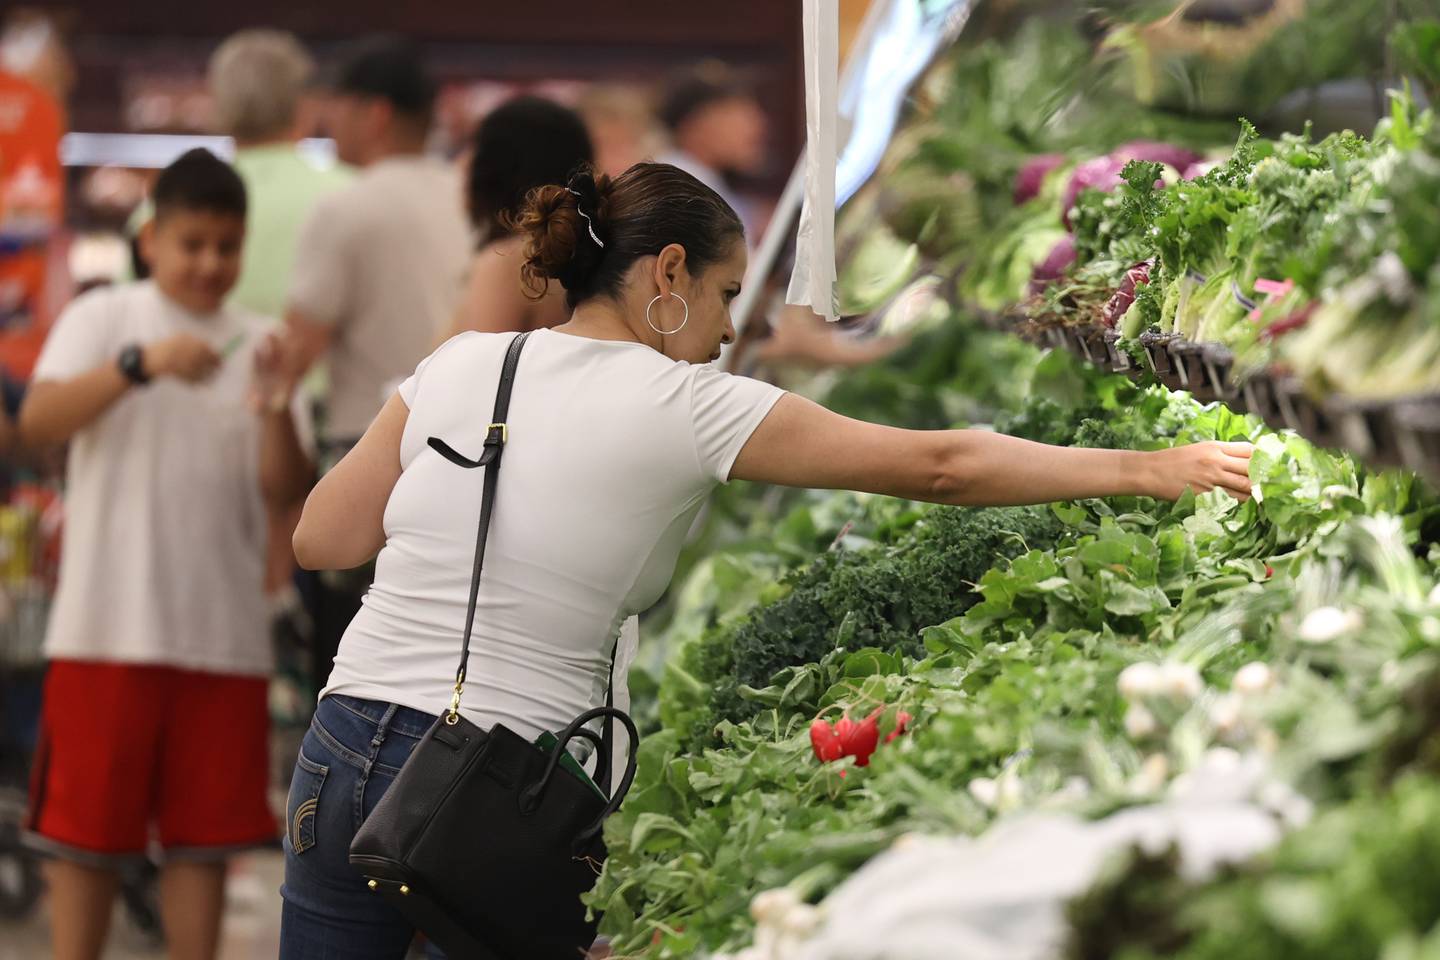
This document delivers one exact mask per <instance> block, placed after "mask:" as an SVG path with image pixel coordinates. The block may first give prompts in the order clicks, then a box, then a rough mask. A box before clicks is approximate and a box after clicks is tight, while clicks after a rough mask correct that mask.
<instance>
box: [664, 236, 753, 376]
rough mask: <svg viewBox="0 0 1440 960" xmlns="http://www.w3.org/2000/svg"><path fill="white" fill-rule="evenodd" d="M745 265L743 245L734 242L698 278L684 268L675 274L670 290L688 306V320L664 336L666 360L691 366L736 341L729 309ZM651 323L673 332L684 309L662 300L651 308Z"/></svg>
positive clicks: (714, 357) (715, 357) (712, 357)
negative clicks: (720, 258)
mask: <svg viewBox="0 0 1440 960" xmlns="http://www.w3.org/2000/svg"><path fill="white" fill-rule="evenodd" d="M676 249H678V248H676ZM661 259H662V260H663V259H664V257H663V255H662V258H661ZM747 261H748V254H747V251H746V249H745V242H744V241H743V240H741V239H739V238H737V239H736V240H735V242H734V245H733V246H732V247H731V249H730V252H729V254H728V255H727V256H726V257H725V258H724V259H723V260H719V261H717V262H715V263H712V264H710V265H709V266H708V267H706V268H705V269H703V270H701V271H700V274H699V276H692V275H691V274H690V273H689V271H688V270H686V269H685V268H684V267H683V266H682V267H680V269H678V270H676V271H674V282H673V286H672V289H673V290H674V292H675V293H678V294H679V295H680V296H681V297H683V298H684V299H685V302H686V303H687V304H689V306H690V319H689V320H688V321H685V326H684V327H682V328H681V329H680V331H679V332H678V333H675V334H669V335H667V336H665V339H664V352H665V354H666V355H667V356H669V357H671V358H672V359H675V360H687V361H689V362H690V363H708V362H710V361H712V360H718V359H719V358H720V345H721V344H724V343H730V342H732V341H733V340H734V339H735V326H734V324H732V323H731V322H730V305H731V303H733V302H734V300H735V298H736V297H737V296H739V295H740V284H741V282H742V281H743V280H744V279H745V267H746V264H747ZM650 320H651V321H652V322H653V324H654V326H655V327H658V328H659V329H660V330H666V331H668V330H674V329H675V328H677V327H680V323H681V321H684V320H685V308H684V307H683V306H682V305H681V304H680V301H679V300H676V299H675V298H674V297H666V296H662V297H661V298H660V299H659V300H658V301H656V302H655V303H654V305H653V306H652V307H651V309H650Z"/></svg>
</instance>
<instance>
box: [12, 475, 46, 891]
mask: <svg viewBox="0 0 1440 960" xmlns="http://www.w3.org/2000/svg"><path fill="white" fill-rule="evenodd" d="M60 526H61V502H60V495H59V488H58V483H56V482H54V481H46V480H43V479H39V478H37V477H36V476H34V475H28V474H26V473H24V472H15V473H12V476H11V477H10V478H9V482H8V483H7V484H6V489H5V491H4V495H3V500H0V917H6V918H13V917H19V916H23V915H25V914H26V913H28V912H29V911H30V909H31V908H32V907H33V906H34V904H35V901H36V899H38V897H39V895H40V871H39V866H38V864H37V863H36V861H35V859H34V857H33V856H31V855H30V854H29V853H27V852H26V851H25V850H24V849H22V848H21V846H20V827H21V824H22V822H23V820H24V816H25V808H26V790H27V785H28V778H29V771H30V761H31V758H32V757H33V756H34V753H35V741H36V737H37V735H38V728H39V718H40V692H41V687H42V685H43V681H44V674H45V663H44V658H43V655H42V653H41V646H42V644H43V642H44V638H45V624H46V622H47V620H48V617H49V612H50V601H51V599H52V598H53V596H54V594H55V578H56V574H57V573H58V569H59V558H60Z"/></svg>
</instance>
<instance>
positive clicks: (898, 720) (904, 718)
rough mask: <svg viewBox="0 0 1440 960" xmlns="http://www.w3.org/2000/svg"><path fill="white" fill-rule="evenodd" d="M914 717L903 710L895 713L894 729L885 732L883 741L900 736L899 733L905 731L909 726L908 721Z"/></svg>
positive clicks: (887, 741)
mask: <svg viewBox="0 0 1440 960" xmlns="http://www.w3.org/2000/svg"><path fill="white" fill-rule="evenodd" d="M914 719H915V718H914V717H912V716H910V714H908V713H906V712H905V711H904V710H901V711H900V712H899V713H897V714H895V729H894V730H891V731H890V732H889V733H887V734H885V742H886V743H889V742H890V741H891V740H894V739H895V738H896V737H898V736H900V734H902V733H905V732H907V731H908V730H909V728H910V721H911V720H914Z"/></svg>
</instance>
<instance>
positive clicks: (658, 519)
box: [325, 330, 783, 738]
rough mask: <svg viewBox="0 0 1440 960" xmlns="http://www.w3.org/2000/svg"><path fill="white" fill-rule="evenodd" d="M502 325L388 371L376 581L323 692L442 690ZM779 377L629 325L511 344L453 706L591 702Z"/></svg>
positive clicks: (445, 697)
mask: <svg viewBox="0 0 1440 960" xmlns="http://www.w3.org/2000/svg"><path fill="white" fill-rule="evenodd" d="M511 338H512V335H511V334H490V333H465V334H461V335H460V336H458V337H455V338H454V339H452V340H450V341H448V342H447V343H445V344H444V345H443V346H442V347H440V349H439V350H437V351H436V352H435V353H434V354H433V355H432V356H431V357H429V358H428V359H426V360H425V361H424V362H423V363H421V364H420V366H419V368H418V369H417V370H416V371H415V375H414V376H413V377H411V378H410V379H409V380H407V381H405V382H404V383H403V384H402V385H401V387H400V396H401V398H402V399H403V400H404V401H405V403H406V405H407V406H409V408H410V415H409V420H408V421H407V423H406V425H405V433H404V436H403V438H402V440H401V444H400V465H401V468H402V470H401V474H400V478H399V480H398V481H397V482H396V484H395V489H394V492H393V493H392V494H391V495H390V502H389V504H388V505H387V506H386V508H385V537H386V541H385V547H384V549H382V550H381V551H380V555H379V557H378V558H377V560H376V564H375V582H374V584H373V585H372V586H371V587H370V591H369V593H368V594H366V596H365V602H364V606H363V607H362V608H361V610H360V612H359V614H357V615H356V617H355V619H354V620H353V621H351V623H350V627H349V629H348V630H347V631H346V632H345V636H344V639H343V640H342V641H341V643H340V651H339V655H338V656H337V657H336V658H335V668H334V672H333V673H331V675H330V683H329V686H328V687H327V689H326V691H325V692H326V693H344V694H348V695H350V696H356V697H365V698H369V699H373V700H382V701H388V702H392V703H398V704H400V705H402V706H406V707H412V708H414V709H417V710H422V711H425V712H427V713H435V714H438V713H440V712H441V711H442V710H443V709H444V708H445V707H446V705H447V704H448V703H449V701H450V695H451V688H452V686H453V684H454V677H455V669H456V667H457V666H458V664H459V659H460V639H461V635H462V633H463V630H464V625H465V607H466V601H467V599H468V597H469V590H470V570H471V564H472V563H473V560H474V552H475V532H476V524H477V522H478V520H479V516H480V491H481V486H482V483H483V481H484V476H483V469H474V470H467V469H465V468H462V467H458V466H456V465H454V464H452V463H450V462H449V461H448V460H446V459H444V458H443V457H441V456H440V455H439V454H438V453H436V452H435V451H434V450H432V449H431V448H430V447H429V446H428V445H427V439H428V438H429V437H432V436H433V437H439V438H441V439H442V440H444V441H445V442H446V443H448V444H449V445H450V446H451V447H453V448H454V449H455V450H456V451H458V452H459V453H461V454H462V455H464V456H467V457H471V458H475V457H478V456H479V455H480V452H481V450H482V447H483V443H484V439H485V433H486V427H487V425H488V424H489V421H490V416H491V412H492V407H493V404H494V400H495V387H496V384H497V382H498V380H499V377H500V367H501V363H502V360H503V358H504V354H505V350H506V348H507V347H508V345H509V343H510V340H511ZM782 395H783V391H782V390H780V389H779V388H777V387H774V386H771V385H770V384H767V383H762V382H760V381H758V380H751V379H748V378H745V377H736V376H731V375H730V374H727V373H723V372H721V371H720V370H718V369H716V368H715V367H712V366H709V365H703V366H702V365H692V364H688V363H677V362H675V361H673V360H670V359H669V358H667V357H665V356H664V355H662V354H660V353H657V352H656V351H654V350H652V349H650V348H649V347H646V346H644V345H643V344H639V343H621V342H612V341H600V340H590V339H586V338H582V337H576V336H571V335H569V334H564V333H556V332H555V331H552V330H539V331H536V332H535V333H533V334H531V336H530V340H529V342H527V343H526V345H525V350H524V353H523V354H522V355H521V357H520V366H519V370H518V372H517V374H516V380H515V387H514V394H513V398H512V401H511V405H510V415H509V418H508V419H509V427H510V440H509V444H508V445H507V446H506V448H505V455H504V456H505V465H504V468H503V469H502V470H501V472H500V482H499V487H498V488H497V490H496V501H495V513H494V516H493V519H492V521H491V528H490V538H489V542H488V545H487V547H486V552H485V570H484V574H483V575H482V577H481V581H480V597H479V604H478V608H477V612H476V616H475V630H474V635H473V639H472V641H471V650H470V666H469V670H468V676H467V680H466V684H465V698H464V701H463V706H462V712H463V713H464V715H465V716H466V717H467V718H468V719H470V720H472V721H474V722H475V723H477V724H479V725H480V726H481V727H483V728H487V729H488V728H489V727H490V726H491V725H492V724H494V723H496V722H503V723H504V724H505V725H506V726H508V727H510V728H511V729H513V730H514V731H515V732H516V733H519V734H520V735H521V736H524V737H527V738H533V737H535V736H538V735H539V734H540V733H541V732H542V731H545V730H550V731H558V730H560V729H562V728H563V727H564V726H565V725H566V724H568V723H569V722H570V721H571V720H573V719H575V717H576V716H577V715H578V714H580V713H582V712H584V711H585V710H587V709H589V708H591V707H594V706H597V705H599V704H601V703H603V702H604V697H605V683H606V679H607V676H608V674H609V666H610V653H611V650H612V648H613V646H614V641H615V637H616V635H617V633H618V631H619V629H620V625H621V622H622V621H623V620H624V619H625V618H626V617H629V616H630V615H632V614H635V613H639V612H640V611H642V610H644V609H646V608H647V607H649V606H651V605H652V604H653V603H654V602H655V601H656V600H657V599H659V597H660V595H661V593H662V592H663V591H664V589H665V587H666V585H667V584H668V583H669V581H670V577H671V574H672V573H673V572H674V568H675V560H676V557H677V556H678V555H679V552H680V547H681V545H682V544H683V542H684V539H685V535H686V532H687V531H688V530H689V528H690V523H691V520H692V519H693V518H694V516H695V513H696V511H698V510H699V509H700V506H701V504H702V503H703V502H704V500H705V497H706V495H707V494H708V493H709V492H710V491H711V490H712V489H713V488H714V487H715V485H716V484H718V483H723V482H725V481H726V480H727V479H728V478H729V475H730V467H731V465H732V464H733V463H734V461H735V458H736V456H738V455H739V453H740V449H741V447H743V446H744V445H745V441H746V440H748V439H749V438H750V435H751V433H753V432H754V430H755V428H756V427H757V426H759V424H760V422H761V421H762V420H763V419H764V418H765V416H766V414H767V413H769V412H770V409H771V407H772V406H774V404H775V402H776V401H777V400H778V399H779V398H780V397H781V396H782Z"/></svg>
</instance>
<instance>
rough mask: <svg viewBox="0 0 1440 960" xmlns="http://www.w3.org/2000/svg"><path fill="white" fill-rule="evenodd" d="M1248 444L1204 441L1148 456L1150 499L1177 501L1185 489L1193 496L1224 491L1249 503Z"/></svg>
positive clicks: (1249, 450) (1249, 447)
mask: <svg viewBox="0 0 1440 960" xmlns="http://www.w3.org/2000/svg"><path fill="white" fill-rule="evenodd" d="M1252 449H1253V448H1252V447H1251V445H1250V444H1248V443H1226V442H1223V441H1220V440H1207V441H1205V442H1204V443H1192V444H1187V445H1186V446H1183V447H1171V448H1170V449H1169V450H1156V451H1155V452H1153V453H1151V454H1148V455H1147V462H1146V466H1147V468H1148V471H1149V473H1150V486H1151V487H1152V490H1151V496H1155V497H1159V498H1161V499H1164V500H1178V499H1179V498H1180V496H1181V495H1182V494H1184V493H1185V491H1186V490H1187V489H1190V490H1194V491H1195V492H1196V493H1209V492H1210V491H1211V490H1216V489H1219V490H1224V491H1225V492H1226V493H1228V494H1230V496H1232V497H1234V498H1235V499H1237V500H1249V499H1250V453H1251V451H1252Z"/></svg>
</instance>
